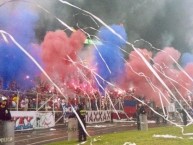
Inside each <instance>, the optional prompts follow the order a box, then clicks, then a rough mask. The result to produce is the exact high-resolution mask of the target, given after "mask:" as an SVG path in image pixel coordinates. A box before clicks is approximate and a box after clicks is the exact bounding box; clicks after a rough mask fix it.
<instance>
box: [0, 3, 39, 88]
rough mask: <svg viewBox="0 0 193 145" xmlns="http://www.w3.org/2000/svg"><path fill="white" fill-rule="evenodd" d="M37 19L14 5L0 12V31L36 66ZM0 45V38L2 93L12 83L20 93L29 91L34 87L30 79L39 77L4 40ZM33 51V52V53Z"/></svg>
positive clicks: (24, 5)
mask: <svg viewBox="0 0 193 145" xmlns="http://www.w3.org/2000/svg"><path fill="white" fill-rule="evenodd" d="M37 21H38V15H37V13H35V12H34V11H33V10H32V8H31V7H30V6H29V5H28V4H20V3H19V2H15V3H14V5H8V4H7V5H4V6H2V7H1V8H0V29H2V30H5V31H7V32H8V33H10V34H11V35H12V36H13V37H14V38H15V39H16V41H18V42H19V43H20V44H21V45H22V46H23V47H24V48H25V49H26V50H27V51H28V52H30V53H31V54H32V55H33V57H35V58H36V59H37V60H38V61H39V62H41V59H40V56H39V55H40V53H39V54H38V53H34V51H35V48H33V47H32V45H31V43H34V42H35V31H34V29H35V24H36V22H37ZM8 41H9V43H8V44H7V43H6V42H4V41H3V39H2V37H1V35H0V77H1V79H2V80H3V89H7V88H8V87H9V84H10V83H11V82H12V81H16V83H17V84H18V86H19V88H20V89H29V88H31V87H33V86H34V85H35V83H34V78H35V77H36V76H37V75H38V74H40V72H39V70H38V68H37V67H36V66H35V65H34V64H33V62H32V61H31V60H30V59H29V58H28V57H27V56H26V55H25V54H24V53H23V52H22V51H21V50H20V49H19V48H18V47H17V46H15V45H14V44H13V42H12V41H11V40H10V39H8ZM36 51H37V50H36Z"/></svg>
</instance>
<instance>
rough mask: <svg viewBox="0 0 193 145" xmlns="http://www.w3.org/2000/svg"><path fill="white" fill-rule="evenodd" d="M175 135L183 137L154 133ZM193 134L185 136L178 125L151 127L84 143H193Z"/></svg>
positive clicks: (67, 143)
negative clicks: (174, 137) (192, 135)
mask: <svg viewBox="0 0 193 145" xmlns="http://www.w3.org/2000/svg"><path fill="white" fill-rule="evenodd" d="M192 130H193V126H189V127H186V128H185V133H189V132H191V131H192ZM154 134H156V135H166V134H168V135H173V136H177V137H182V138H183V139H169V138H154V137H153V135H154ZM190 137H191V136H183V135H182V131H181V129H179V128H177V127H172V126H168V127H159V128H150V129H149V130H148V131H137V130H129V131H126V132H119V133H118V132H115V133H111V134H105V135H101V136H93V137H92V138H89V139H88V141H87V142H86V143H85V144H84V145H123V144H124V143H126V142H131V143H135V144H136V145H191V144H193V141H192V139H189V138H190ZM64 144H65V145H78V142H77V141H63V142H57V143H51V144H49V145H64Z"/></svg>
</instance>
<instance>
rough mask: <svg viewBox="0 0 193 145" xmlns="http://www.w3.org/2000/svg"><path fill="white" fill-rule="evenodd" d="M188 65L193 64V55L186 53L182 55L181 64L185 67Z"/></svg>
mask: <svg viewBox="0 0 193 145" xmlns="http://www.w3.org/2000/svg"><path fill="white" fill-rule="evenodd" d="M188 63H193V54H191V53H187V52H186V53H183V54H182V57H181V64H182V66H183V67H185V66H186V65H187V64H188Z"/></svg>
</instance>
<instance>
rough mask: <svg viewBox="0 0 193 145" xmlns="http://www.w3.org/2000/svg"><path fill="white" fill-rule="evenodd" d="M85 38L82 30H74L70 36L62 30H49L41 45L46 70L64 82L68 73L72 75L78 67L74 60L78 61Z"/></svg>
mask: <svg viewBox="0 0 193 145" xmlns="http://www.w3.org/2000/svg"><path fill="white" fill-rule="evenodd" d="M85 39H86V36H85V35H84V33H82V32H81V31H80V30H78V31H75V32H73V33H72V34H71V36H70V37H68V36H67V34H66V33H65V32H64V31H62V30H57V31H55V32H48V33H47V34H46V36H45V38H44V41H43V43H42V45H41V46H42V59H43V63H44V67H45V70H46V72H47V73H48V74H49V75H50V76H51V77H53V78H54V79H58V80H59V81H62V82H63V81H64V80H65V79H66V78H67V75H72V73H73V72H74V70H75V69H76V67H75V66H74V65H73V64H72V61H76V58H77V53H78V51H79V50H80V49H81V48H82V47H83V43H84V41H85Z"/></svg>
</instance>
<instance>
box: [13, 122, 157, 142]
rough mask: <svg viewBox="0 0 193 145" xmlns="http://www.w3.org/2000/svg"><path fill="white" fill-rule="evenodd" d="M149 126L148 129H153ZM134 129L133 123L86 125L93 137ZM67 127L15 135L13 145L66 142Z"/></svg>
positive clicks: (152, 125) (61, 126)
mask: <svg viewBox="0 0 193 145" xmlns="http://www.w3.org/2000/svg"><path fill="white" fill-rule="evenodd" d="M155 126H156V125H155V124H149V127H155ZM132 129H136V125H135V124H134V123H128V122H127V123H103V124H92V125H87V131H88V133H89V134H90V135H91V136H93V135H99V134H106V133H112V132H121V131H126V130H132ZM67 139H68V134H67V127H66V126H64V125H58V126H56V127H55V128H52V129H42V130H33V131H24V132H16V133H15V145H43V144H47V143H51V142H56V141H62V140H67Z"/></svg>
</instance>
